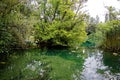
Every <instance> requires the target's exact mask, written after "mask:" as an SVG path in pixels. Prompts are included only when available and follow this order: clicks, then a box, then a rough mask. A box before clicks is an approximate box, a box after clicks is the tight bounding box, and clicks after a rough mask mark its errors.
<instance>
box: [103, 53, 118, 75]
mask: <svg viewBox="0 0 120 80" xmlns="http://www.w3.org/2000/svg"><path fill="white" fill-rule="evenodd" d="M103 63H104V65H105V66H108V67H109V69H110V71H111V72H113V73H119V72H120V56H114V55H113V54H110V53H108V52H106V53H103Z"/></svg>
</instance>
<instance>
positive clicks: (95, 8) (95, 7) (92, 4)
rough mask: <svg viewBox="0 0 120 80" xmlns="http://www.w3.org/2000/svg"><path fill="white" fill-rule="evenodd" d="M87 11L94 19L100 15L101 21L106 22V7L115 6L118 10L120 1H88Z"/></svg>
mask: <svg viewBox="0 0 120 80" xmlns="http://www.w3.org/2000/svg"><path fill="white" fill-rule="evenodd" d="M86 5H87V6H86V8H85V9H86V10H88V13H89V14H90V15H91V16H92V17H96V15H98V16H99V17H100V21H104V16H105V13H106V9H105V7H104V6H113V7H115V8H116V9H120V1H117V0H88V2H87V3H86Z"/></svg>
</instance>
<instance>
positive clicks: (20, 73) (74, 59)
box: [0, 49, 120, 80]
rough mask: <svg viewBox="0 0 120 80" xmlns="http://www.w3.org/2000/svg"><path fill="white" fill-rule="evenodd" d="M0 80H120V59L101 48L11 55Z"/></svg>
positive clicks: (0, 73) (0, 71)
mask: <svg viewBox="0 0 120 80" xmlns="http://www.w3.org/2000/svg"><path fill="white" fill-rule="evenodd" d="M82 60H84V63H83V61H82ZM82 64H83V65H82ZM0 65H1V64H0ZM51 66H52V68H51ZM82 66H83V70H82V72H81V67H82ZM63 68H65V69H63ZM52 73H53V74H52ZM54 73H55V74H56V75H54ZM50 74H51V75H50ZM44 75H45V76H44ZM51 77H52V78H51ZM0 80H120V56H119V55H116V56H115V55H113V54H112V53H110V52H104V51H102V50H98V49H83V50H79V51H69V50H48V51H39V50H33V51H27V52H25V54H24V55H12V58H11V60H10V64H9V65H7V66H6V68H5V69H0Z"/></svg>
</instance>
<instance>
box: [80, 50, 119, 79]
mask: <svg viewBox="0 0 120 80" xmlns="http://www.w3.org/2000/svg"><path fill="white" fill-rule="evenodd" d="M84 54H86V55H87V58H86V59H85V62H84V70H83V72H82V73H81V76H80V77H81V80H117V79H118V78H119V76H120V56H114V55H112V54H111V53H107V52H103V51H101V50H98V49H92V50H90V49H86V50H84ZM118 80H120V79H118Z"/></svg>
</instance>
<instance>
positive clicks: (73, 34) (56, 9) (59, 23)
mask: <svg viewBox="0 0 120 80" xmlns="http://www.w3.org/2000/svg"><path fill="white" fill-rule="evenodd" d="M75 4H77V1H71V0H67V1H64V0H56V1H55V0H48V1H46V2H44V1H43V3H41V6H40V19H41V20H40V22H39V23H38V24H36V25H35V28H36V30H35V31H36V32H35V39H36V40H37V44H38V45H39V46H41V47H53V46H66V47H68V46H69V47H71V46H77V45H79V44H80V43H81V42H83V41H84V40H85V39H86V32H85V21H84V18H85V14H82V13H81V14H80V12H78V11H77V12H74V10H73V8H75V6H76V5H75ZM45 5H46V6H45ZM78 5H81V3H80V2H78ZM79 8H80V7H79ZM79 8H78V9H77V10H79Z"/></svg>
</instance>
